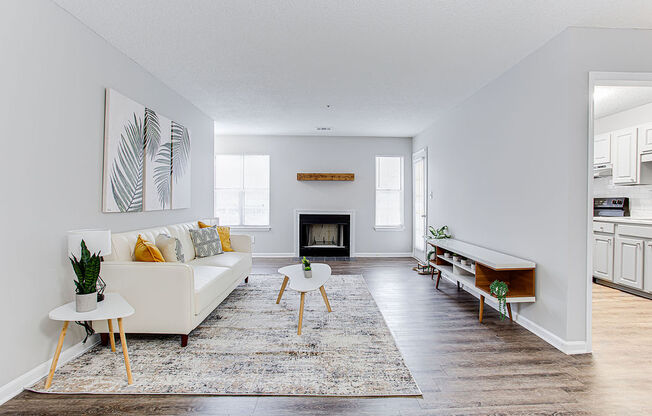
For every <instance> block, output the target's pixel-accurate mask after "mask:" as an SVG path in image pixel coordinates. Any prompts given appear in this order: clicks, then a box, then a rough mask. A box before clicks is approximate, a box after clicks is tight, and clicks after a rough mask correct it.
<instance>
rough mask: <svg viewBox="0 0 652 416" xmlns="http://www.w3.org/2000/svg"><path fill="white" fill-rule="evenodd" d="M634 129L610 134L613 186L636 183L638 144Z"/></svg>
mask: <svg viewBox="0 0 652 416" xmlns="http://www.w3.org/2000/svg"><path fill="white" fill-rule="evenodd" d="M636 130H637V129H636V127H631V128H627V129H623V130H618V131H615V132H613V133H612V136H611V139H612V140H613V141H614V145H613V149H614V152H615V154H614V158H613V182H614V184H621V185H625V184H636V183H638V163H637V161H638V142H637V136H636Z"/></svg>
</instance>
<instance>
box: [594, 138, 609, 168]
mask: <svg viewBox="0 0 652 416" xmlns="http://www.w3.org/2000/svg"><path fill="white" fill-rule="evenodd" d="M593 143H594V144H593V164H594V165H600V164H603V163H611V133H605V134H599V135H597V136H595V139H594V141H593Z"/></svg>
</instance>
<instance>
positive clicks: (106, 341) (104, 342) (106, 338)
mask: <svg viewBox="0 0 652 416" xmlns="http://www.w3.org/2000/svg"><path fill="white" fill-rule="evenodd" d="M100 340H101V344H102V346H103V347H106V346H107V345H109V334H100Z"/></svg>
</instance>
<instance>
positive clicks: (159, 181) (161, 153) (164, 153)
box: [154, 143, 172, 209]
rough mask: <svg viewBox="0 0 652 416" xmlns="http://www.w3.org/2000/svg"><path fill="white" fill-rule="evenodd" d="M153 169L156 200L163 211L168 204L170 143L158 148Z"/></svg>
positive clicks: (170, 159) (170, 169) (170, 167)
mask: <svg viewBox="0 0 652 416" xmlns="http://www.w3.org/2000/svg"><path fill="white" fill-rule="evenodd" d="M155 162H156V167H155V168H154V184H156V191H157V193H158V200H159V202H160V203H161V206H162V208H163V209H165V205H166V204H169V203H170V179H171V177H172V143H165V144H162V145H161V146H160V147H159V150H158V154H157V155H156V160H155Z"/></svg>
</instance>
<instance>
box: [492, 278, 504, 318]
mask: <svg viewBox="0 0 652 416" xmlns="http://www.w3.org/2000/svg"><path fill="white" fill-rule="evenodd" d="M489 292H490V293H491V295H492V296H495V297H496V298H497V299H498V312H499V313H500V320H501V321H504V320H505V313H506V312H507V292H509V288H508V287H507V283H505V282H503V281H501V280H494V281H493V282H492V283H491V284H490V285H489Z"/></svg>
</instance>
